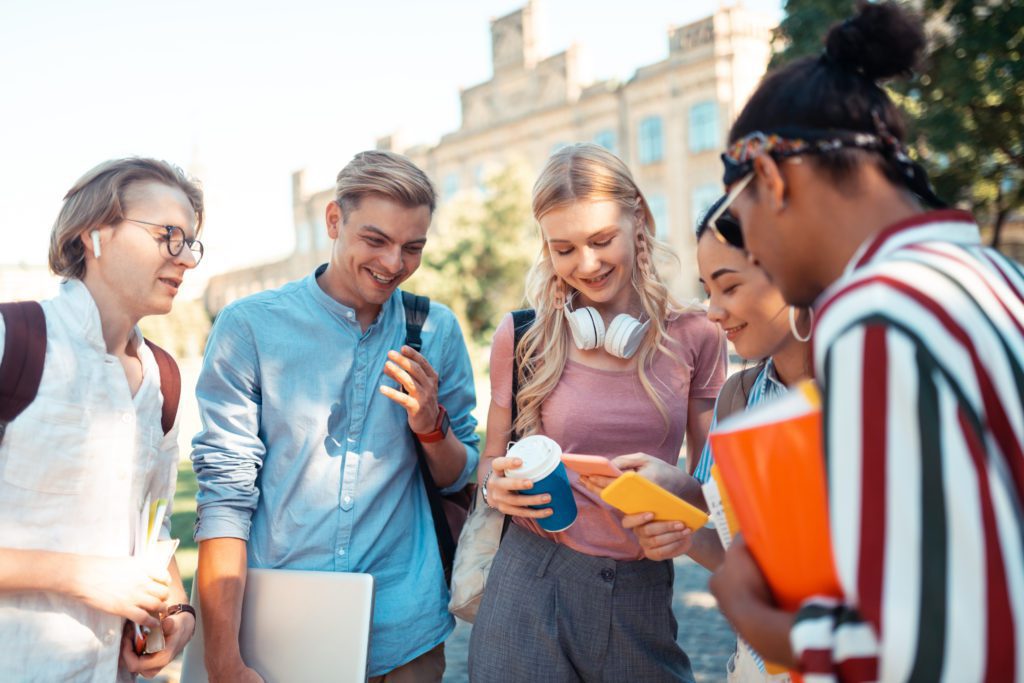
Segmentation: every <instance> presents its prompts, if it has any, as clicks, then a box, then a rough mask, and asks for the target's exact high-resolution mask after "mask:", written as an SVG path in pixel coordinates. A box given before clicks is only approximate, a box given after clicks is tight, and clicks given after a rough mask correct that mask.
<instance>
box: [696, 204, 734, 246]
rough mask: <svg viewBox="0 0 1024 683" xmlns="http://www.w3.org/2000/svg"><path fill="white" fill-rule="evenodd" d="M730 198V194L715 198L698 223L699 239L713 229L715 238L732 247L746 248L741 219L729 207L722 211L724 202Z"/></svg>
mask: <svg viewBox="0 0 1024 683" xmlns="http://www.w3.org/2000/svg"><path fill="white" fill-rule="evenodd" d="M728 198H729V196H728V195H722V196H721V197H719V198H718V199H717V200H715V203H714V204H712V205H711V206H710V207H708V210H707V212H706V213H705V214H704V218H702V219H701V221H700V223H699V224H698V225H697V239H700V238H701V237H702V236H703V235H704V232H705V231H706V230H711V233H712V234H713V235H714V236H715V239H717V240H718V241H719V242H721V243H722V244H728V245H729V246H730V247H735V248H737V249H744V248H745V247H744V245H743V230H742V228H741V227H740V222H739V220H738V219H737V218H736V216H734V215H732V213H731V212H730V211H729V210H728V209H726V210H725V211H722V204H724V203H725V201H726V200H727V199H728Z"/></svg>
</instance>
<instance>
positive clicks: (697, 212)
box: [692, 183, 722, 229]
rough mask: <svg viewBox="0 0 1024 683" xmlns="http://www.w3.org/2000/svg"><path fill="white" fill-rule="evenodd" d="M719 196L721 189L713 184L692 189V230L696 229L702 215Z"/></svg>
mask: <svg viewBox="0 0 1024 683" xmlns="http://www.w3.org/2000/svg"><path fill="white" fill-rule="evenodd" d="M721 196H722V188H721V186H719V185H717V184H715V183H709V184H707V185H699V186H697V187H695V188H693V216H692V218H693V227H694V229H696V227H697V224H698V223H700V219H702V218H704V214H705V213H706V212H707V210H708V209H710V208H711V205H712V204H714V203H715V200H717V199H718V198H719V197H721Z"/></svg>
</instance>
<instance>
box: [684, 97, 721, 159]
mask: <svg viewBox="0 0 1024 683" xmlns="http://www.w3.org/2000/svg"><path fill="white" fill-rule="evenodd" d="M718 146H719V140H718V103H717V102H714V101H708V102H698V103H697V104H695V105H693V106H692V107H690V151H691V152H703V151H704V150H708V149H716V148H717V147H718Z"/></svg>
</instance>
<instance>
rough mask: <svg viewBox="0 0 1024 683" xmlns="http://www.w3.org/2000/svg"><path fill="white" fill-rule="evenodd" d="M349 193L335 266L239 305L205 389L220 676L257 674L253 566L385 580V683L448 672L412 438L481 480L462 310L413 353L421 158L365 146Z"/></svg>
mask: <svg viewBox="0 0 1024 683" xmlns="http://www.w3.org/2000/svg"><path fill="white" fill-rule="evenodd" d="M335 196H336V199H335V200H334V201H332V202H330V203H329V204H328V205H327V209H326V224H327V225H326V229H327V234H328V236H329V237H330V238H331V240H332V241H333V246H332V248H331V257H330V261H329V262H328V263H326V264H324V265H322V266H320V267H318V268H317V269H316V270H315V271H314V272H312V273H310V274H309V275H308V276H307V277H305V278H303V279H301V280H298V281H295V282H292V283H289V284H287V285H285V286H283V287H281V288H280V289H276V290H272V291H267V292H262V293H260V294H255V295H253V296H250V297H247V298H245V299H242V300H240V301H237V302H234V303H233V304H231V305H229V306H228V307H226V308H225V309H224V310H223V311H222V312H221V313H220V315H219V316H218V318H217V321H216V324H215V325H214V329H213V332H212V333H211V335H210V340H209V343H208V345H207V351H206V358H205V361H204V364H203V371H202V374H201V376H200V379H199V384H198V386H197V389H196V393H197V396H198V398H199V406H200V411H201V414H202V416H203V424H204V430H203V431H202V432H201V433H199V434H198V435H197V436H196V438H195V440H194V441H193V446H194V451H193V454H192V460H193V463H194V467H195V470H196V478H197V480H198V483H199V496H198V513H199V519H198V522H197V525H196V540H197V541H199V569H198V587H199V593H200V597H201V598H202V606H203V632H204V634H205V646H206V647H205V652H206V666H207V671H208V673H209V676H210V680H211V681H214V682H215V681H232V682H234V681H256V680H259V676H258V674H257V673H256V672H255V671H253V670H252V669H249V668H248V667H247V666H246V664H245V662H243V660H242V657H241V654H240V652H239V644H238V633H239V625H240V620H241V608H242V596H243V589H244V585H245V575H246V568H247V566H249V567H274V568H284V569H288V568H292V569H311V570H318V571H330V572H366V573H370V574H372V575H373V576H374V579H375V587H376V592H375V597H374V623H373V629H372V637H371V643H372V647H371V649H370V662H369V675H370V676H371V677H372V678H371V681H376V680H384V681H388V682H396V681H440V680H441V676H442V673H443V672H444V650H443V642H444V640H445V639H446V638H447V637H448V635H449V634H450V633H451V631H452V629H453V628H454V620H453V619H452V617H451V615H450V614H448V609H447V604H448V590H447V588H446V586H445V578H444V573H443V571H442V565H441V559H440V555H439V553H438V549H437V541H436V537H435V533H434V528H433V522H432V519H431V513H430V509H429V507H428V502H427V495H426V491H425V489H424V483H423V480H422V477H421V475H420V470H419V468H418V465H417V455H416V444H415V442H414V441H413V439H414V438H416V439H418V440H419V441H420V442H421V443H422V444H423V449H424V452H425V455H426V459H427V463H428V465H429V468H430V473H431V475H432V477H433V479H434V482H435V483H436V485H437V486H438V487H440V488H441V489H442V491H443V492H449V491H458V490H459V489H461V488H462V487H463V486H465V484H466V482H467V481H469V480H470V478H471V477H473V476H474V473H475V471H476V465H477V461H478V457H479V456H478V450H477V443H478V437H477V436H476V434H475V432H476V420H475V419H474V418H473V416H472V414H471V411H472V409H473V407H474V406H475V403H476V398H475V394H474V389H473V373H472V370H471V368H470V364H469V356H468V353H467V351H466V346H465V342H464V340H463V337H462V332H461V330H460V328H459V325H458V322H457V321H456V319H455V317H454V315H452V313H451V311H450V310H448V309H447V308H445V307H444V306H441V305H439V304H436V303H432V304H431V306H430V312H429V315H428V316H427V320H426V323H425V325H424V328H423V340H422V341H423V343H422V354H421V353H417V352H416V351H414V350H413V349H411V348H409V347H407V346H404V345H403V342H404V339H405V335H406V325H405V312H404V309H403V304H402V293H401V292H400V291H399V290H398V286H399V285H400V284H401V283H402V282H404V281H405V280H406V279H407V278H408V277H409V276H411V275H412V274H413V273H414V272H415V271H416V269H417V268H418V267H419V265H420V260H421V257H422V252H423V249H424V247H425V245H426V242H427V229H428V228H429V227H430V221H431V216H432V214H433V210H434V205H435V192H434V188H433V185H432V184H431V182H430V180H429V179H428V178H427V176H426V175H425V174H424V173H423V171H421V170H420V169H419V168H417V167H416V166H415V165H413V164H412V163H411V162H410V161H409V160H408V159H406V158H405V157H402V156H400V155H397V154H392V153H389V152H363V153H361V154H358V155H356V157H355V158H354V159H353V160H352V161H351V162H350V163H349V164H348V165H347V166H346V167H345V168H344V169H342V171H341V172H340V173H339V174H338V182H337V187H336V194H335ZM414 434H415V435H416V436H415V437H414ZM310 637H315V638H330V637H332V634H330V633H315V634H312V633H311V634H310ZM324 677H325V678H329V677H330V674H329V672H324Z"/></svg>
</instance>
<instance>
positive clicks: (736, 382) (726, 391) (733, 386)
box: [717, 363, 764, 423]
mask: <svg viewBox="0 0 1024 683" xmlns="http://www.w3.org/2000/svg"><path fill="white" fill-rule="evenodd" d="M762 370H764V364H763V363H758V364H757V365H755V366H754V367H751V368H746V369H745V370H741V371H740V372H737V373H736V374H734V375H732V376H731V377H730V378H729V379H727V380H725V384H723V385H722V390H721V391H720V392H718V404H717V406H718V407H717V415H718V422H719V423H721V422H722V420H724V419H725V418H727V417H729V416H730V415H735V414H736V413H742V412H743V411H744V410H746V409H747V397H749V396H750V391H751V389H753V388H754V382H756V381H757V376H758V375H760V374H761V371H762Z"/></svg>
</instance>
